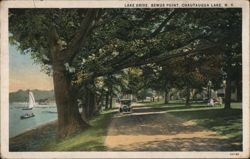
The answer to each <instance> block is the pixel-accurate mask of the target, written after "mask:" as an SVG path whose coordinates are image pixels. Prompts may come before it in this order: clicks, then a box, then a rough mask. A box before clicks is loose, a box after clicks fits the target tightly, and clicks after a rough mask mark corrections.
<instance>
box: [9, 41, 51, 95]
mask: <svg viewBox="0 0 250 159" xmlns="http://www.w3.org/2000/svg"><path fill="white" fill-rule="evenodd" d="M9 58H10V59H9V60H10V61H9V64H10V67H9V74H10V79H9V80H10V86H9V87H10V88H9V89H10V92H14V91H17V90H19V89H22V90H26V89H39V90H52V89H53V80H52V77H49V76H48V75H46V74H45V73H44V72H41V67H40V66H39V64H35V63H34V61H33V60H32V58H31V56H30V55H29V54H26V55H23V54H21V53H20V51H19V50H17V49H16V47H15V46H14V45H10V46H9Z"/></svg>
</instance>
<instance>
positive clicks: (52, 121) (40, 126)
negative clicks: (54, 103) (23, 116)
mask: <svg viewBox="0 0 250 159" xmlns="http://www.w3.org/2000/svg"><path fill="white" fill-rule="evenodd" d="M56 122H57V119H56V120H54V119H53V120H49V121H48V122H47V123H44V124H41V125H38V126H36V127H34V128H30V129H26V130H25V131H24V132H22V133H20V134H18V135H15V136H13V137H9V140H12V139H14V138H16V137H19V136H22V135H25V134H26V133H29V132H30V131H32V130H36V129H42V128H44V127H47V126H48V125H50V124H56Z"/></svg>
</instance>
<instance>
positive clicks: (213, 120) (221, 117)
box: [146, 101, 242, 145]
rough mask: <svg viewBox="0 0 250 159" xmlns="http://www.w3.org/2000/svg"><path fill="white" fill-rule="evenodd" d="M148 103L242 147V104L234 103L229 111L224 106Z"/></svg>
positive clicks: (200, 103) (197, 103)
mask: <svg viewBox="0 0 250 159" xmlns="http://www.w3.org/2000/svg"><path fill="white" fill-rule="evenodd" d="M162 103H163V102H162V101H160V102H154V103H148V104H146V105H147V106H150V107H153V108H155V109H160V110H162V111H165V112H168V113H170V114H172V115H175V116H177V117H180V118H183V119H185V120H191V121H193V122H194V123H196V124H197V125H199V126H202V127H204V128H205V129H208V130H211V131H215V132H216V133H217V134H219V135H222V136H224V137H226V138H228V139H230V140H232V142H234V143H237V144H240V145H242V109H241V103H232V104H231V108H232V109H229V110H226V109H224V106H214V107H212V106H208V105H207V103H202V102H196V103H194V104H192V105H191V106H189V107H187V106H185V104H184V103H183V102H181V101H171V102H170V103H169V104H162Z"/></svg>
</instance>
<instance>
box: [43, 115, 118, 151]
mask: <svg viewBox="0 0 250 159" xmlns="http://www.w3.org/2000/svg"><path fill="white" fill-rule="evenodd" d="M113 112H114V110H109V111H104V112H103V113H101V114H100V115H99V116H97V117H96V118H94V119H93V120H91V121H90V124H91V127H90V128H89V129H87V130H85V131H83V132H81V133H79V134H77V135H75V136H71V137H68V138H66V139H63V140H61V141H58V140H56V139H53V140H51V141H50V142H49V143H47V144H46V145H44V146H43V147H42V148H41V150H42V151H43V150H44V151H105V150H106V147H105V146H104V140H105V137H106V134H107V129H108V125H109V123H110V119H111V116H112V114H113ZM41 150H40V151H41Z"/></svg>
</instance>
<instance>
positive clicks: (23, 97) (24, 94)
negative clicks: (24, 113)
mask: <svg viewBox="0 0 250 159" xmlns="http://www.w3.org/2000/svg"><path fill="white" fill-rule="evenodd" d="M31 92H33V94H34V97H35V100H36V101H38V100H41V99H55V96H54V91H53V90H51V91H42V90H37V89H35V90H31ZM27 100H28V90H18V91H16V92H11V93H10V102H26V101H27Z"/></svg>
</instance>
